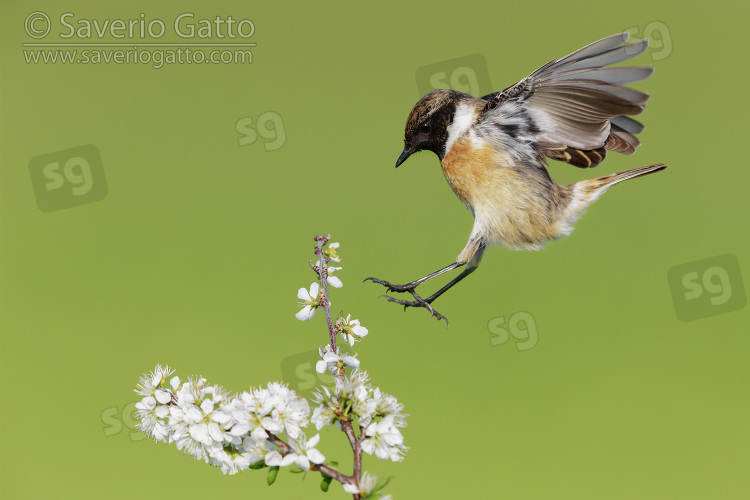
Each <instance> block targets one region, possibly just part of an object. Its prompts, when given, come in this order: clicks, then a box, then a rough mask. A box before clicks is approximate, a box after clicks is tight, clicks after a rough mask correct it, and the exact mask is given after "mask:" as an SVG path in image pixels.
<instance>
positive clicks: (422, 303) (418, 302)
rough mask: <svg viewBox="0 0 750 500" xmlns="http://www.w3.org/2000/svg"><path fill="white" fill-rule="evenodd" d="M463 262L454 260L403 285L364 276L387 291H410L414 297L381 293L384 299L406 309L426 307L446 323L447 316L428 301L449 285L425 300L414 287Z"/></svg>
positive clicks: (459, 265)
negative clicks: (401, 297) (399, 296)
mask: <svg viewBox="0 0 750 500" xmlns="http://www.w3.org/2000/svg"><path fill="white" fill-rule="evenodd" d="M464 264H466V263H465V262H464V263H459V262H454V263H453V264H451V265H449V266H445V267H444V268H442V269H440V270H439V271H435V272H434V273H430V274H428V275H427V276H425V277H423V278H419V279H418V280H414V281H412V282H411V283H407V284H405V285H394V284H392V283H389V282H388V281H384V280H379V279H377V278H365V281H367V280H370V281H372V282H373V283H377V284H379V285H383V286H384V287H386V288H387V289H388V291H389V292H399V293H403V292H409V293H411V294H412V296H413V297H414V300H413V301H407V300H397V299H394V298H393V297H390V296H388V295H383V297H385V298H386V299H388V300H389V301H391V302H396V303H397V304H401V305H403V306H404V309H406V308H407V307H424V308H425V309H427V310H428V311H430V314H432V315H433V316H435V317H436V318H437V319H438V321H439V320H441V319H444V320H445V323H446V324H447V323H448V318H446V317H445V316H443V315H442V314H440V313H439V312H437V311H436V310H435V309H433V308H432V306H431V305H430V303H431V302H432V301H433V300H435V299H436V298H438V296H440V294H441V293H443V292H444V291H445V290H447V289H448V288H450V287H447V288H446V287H443V288H442V289H441V290H440V291H439V292H438V293H436V294H433V295H432V296H430V297H429V298H428V299H427V300H424V299H422V297H420V296H419V294H418V293H417V291H416V288H417V287H418V286H419V285H421V284H422V283H424V282H425V281H428V280H431V279H432V278H435V277H436V276H440V275H441V274H443V273H447V272H449V271H453V270H454V269H456V268H458V267H461V266H463V265H464ZM464 273H465V271H464ZM464 273H461V275H460V276H464ZM454 282H455V283H458V281H457V280H453V281H452V282H451V283H453V284H455V283H454Z"/></svg>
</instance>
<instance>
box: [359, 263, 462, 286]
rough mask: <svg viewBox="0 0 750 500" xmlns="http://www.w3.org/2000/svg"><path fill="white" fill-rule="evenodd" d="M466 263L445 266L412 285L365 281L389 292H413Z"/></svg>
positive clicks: (374, 280)
mask: <svg viewBox="0 0 750 500" xmlns="http://www.w3.org/2000/svg"><path fill="white" fill-rule="evenodd" d="M464 264H466V263H465V262H464V263H461V264H460V263H458V262H454V263H453V264H451V265H449V266H445V267H444V268H442V269H440V270H439V271H435V272H434V273H430V274H428V275H427V276H425V277H424V278H419V279H418V280H414V281H412V282H411V283H407V284H405V285H394V284H392V283H389V282H388V281H384V280H379V279H377V278H365V281H367V280H370V281H372V282H373V283H377V284H379V285H383V286H384V287H386V288H387V289H388V291H389V292H411V291H412V290H414V289H415V288H417V287H418V286H419V285H421V284H422V283H424V282H425V281H428V280H431V279H432V278H435V277H436V276H440V275H441V274H443V273H447V272H448V271H453V270H454V269H456V268H458V267H461V266H463V265H464Z"/></svg>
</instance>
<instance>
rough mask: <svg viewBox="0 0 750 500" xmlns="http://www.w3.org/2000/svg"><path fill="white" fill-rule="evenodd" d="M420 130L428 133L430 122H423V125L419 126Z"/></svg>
mask: <svg viewBox="0 0 750 500" xmlns="http://www.w3.org/2000/svg"><path fill="white" fill-rule="evenodd" d="M419 131H420V132H424V133H428V132H429V131H430V122H423V123H422V125H420V126H419Z"/></svg>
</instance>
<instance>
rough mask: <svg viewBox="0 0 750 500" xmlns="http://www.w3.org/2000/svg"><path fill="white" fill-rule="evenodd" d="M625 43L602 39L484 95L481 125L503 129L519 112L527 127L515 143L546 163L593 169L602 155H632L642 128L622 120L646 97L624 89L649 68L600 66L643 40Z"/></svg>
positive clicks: (642, 45) (639, 47) (640, 46)
mask: <svg viewBox="0 0 750 500" xmlns="http://www.w3.org/2000/svg"><path fill="white" fill-rule="evenodd" d="M627 39H628V34H627V33H620V34H617V35H613V36H610V37H607V38H604V39H602V40H599V41H597V42H594V43H592V44H589V45H587V46H586V47H584V48H582V49H579V50H577V51H576V52H573V53H572V54H570V55H568V56H566V57H563V58H561V59H555V60H553V61H550V62H549V63H547V64H545V65H544V66H542V67H541V68H539V69H538V70H536V71H535V72H534V73H532V74H531V75H529V76H528V77H527V78H525V79H524V80H522V81H520V82H518V83H517V84H515V85H513V86H511V87H508V88H506V89H505V90H503V91H502V92H495V93H493V94H489V95H486V96H484V97H483V98H482V99H484V100H485V101H486V104H485V106H484V109H483V114H484V115H485V116H486V118H485V119H486V121H487V122H488V123H494V124H496V125H497V126H498V127H500V128H502V127H504V126H505V127H509V126H512V125H509V124H510V123H518V120H519V114H520V113H523V114H524V115H525V116H526V119H527V120H528V121H529V122H530V123H531V124H532V126H530V127H528V128H527V129H526V130H525V133H524V134H518V135H519V137H518V138H519V139H521V140H526V141H529V142H531V143H532V144H534V145H535V147H536V148H537V150H538V151H540V152H541V153H542V154H544V155H545V156H547V157H548V158H552V159H555V160H560V161H564V162H567V163H570V164H571V165H575V166H577V167H582V168H590V167H595V166H596V165H598V164H599V163H600V162H601V161H603V160H604V158H605V157H606V154H607V151H616V152H618V153H623V154H632V153H633V152H635V149H636V148H637V147H638V146H639V145H640V141H639V140H638V139H637V138H636V137H635V134H638V133H640V132H641V131H643V125H641V124H640V123H639V122H637V121H635V120H633V119H632V118H629V117H628V116H626V115H631V116H632V115H638V114H640V113H641V112H642V111H643V109H644V104H645V103H646V101H647V100H648V98H649V95H648V94H647V93H645V92H642V91H640V90H637V89H632V88H629V87H625V86H624V84H627V83H631V82H636V81H640V80H643V79H646V78H648V77H649V76H651V73H652V72H653V68H651V67H645V66H625V67H614V68H612V67H606V66H608V65H611V64H615V63H619V62H622V61H626V60H628V59H631V58H632V57H635V56H637V55H638V54H641V53H642V52H643V51H645V50H646V48H647V47H648V40H641V41H638V42H635V43H631V44H626V45H623V44H624V43H625V41H626V40H627ZM512 120H516V121H515V122H513V121H512Z"/></svg>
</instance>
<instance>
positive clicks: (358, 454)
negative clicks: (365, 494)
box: [341, 420, 362, 486]
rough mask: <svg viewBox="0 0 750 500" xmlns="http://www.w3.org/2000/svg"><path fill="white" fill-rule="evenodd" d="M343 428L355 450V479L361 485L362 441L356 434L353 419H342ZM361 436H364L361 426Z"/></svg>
mask: <svg viewBox="0 0 750 500" xmlns="http://www.w3.org/2000/svg"><path fill="white" fill-rule="evenodd" d="M341 429H342V430H343V431H344V433H345V434H346V437H348V438H349V443H350V444H351V445H352V451H353V452H354V481H355V482H356V483H357V485H358V486H359V480H360V479H361V478H362V447H361V444H362V441H361V440H360V439H357V437H356V436H355V435H354V428H353V427H352V421H351V420H342V421H341ZM360 436H362V431H361V428H360Z"/></svg>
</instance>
